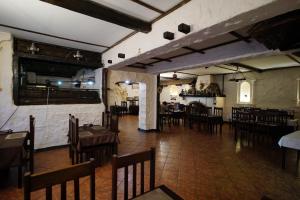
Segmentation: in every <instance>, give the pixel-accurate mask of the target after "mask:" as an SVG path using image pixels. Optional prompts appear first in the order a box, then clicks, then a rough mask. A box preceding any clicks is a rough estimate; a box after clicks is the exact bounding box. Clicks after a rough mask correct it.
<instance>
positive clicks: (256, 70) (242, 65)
mask: <svg viewBox="0 0 300 200" xmlns="http://www.w3.org/2000/svg"><path fill="white" fill-rule="evenodd" d="M225 65H228V64H225ZM229 66H236V67H241V68H244V69H248V70H250V71H254V72H258V73H261V72H263V70H262V69H259V68H256V67H253V66H250V65H246V64H242V63H230V64H229Z"/></svg>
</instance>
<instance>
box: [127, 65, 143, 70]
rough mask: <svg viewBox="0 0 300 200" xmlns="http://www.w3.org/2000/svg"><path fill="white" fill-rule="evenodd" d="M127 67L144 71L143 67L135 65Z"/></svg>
mask: <svg viewBox="0 0 300 200" xmlns="http://www.w3.org/2000/svg"><path fill="white" fill-rule="evenodd" d="M127 67H131V68H137V69H146V67H144V66H136V65H127Z"/></svg>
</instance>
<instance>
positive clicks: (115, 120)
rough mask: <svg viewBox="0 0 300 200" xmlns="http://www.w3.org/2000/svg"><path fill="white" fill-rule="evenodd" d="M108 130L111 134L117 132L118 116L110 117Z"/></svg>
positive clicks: (112, 115)
mask: <svg viewBox="0 0 300 200" xmlns="http://www.w3.org/2000/svg"><path fill="white" fill-rule="evenodd" d="M110 130H111V131H113V132H116V133H117V132H119V116H118V115H116V114H111V115H110Z"/></svg>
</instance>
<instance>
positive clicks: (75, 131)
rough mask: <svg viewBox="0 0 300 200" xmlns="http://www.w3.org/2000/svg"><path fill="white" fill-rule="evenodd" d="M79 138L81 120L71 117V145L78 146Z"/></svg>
mask: <svg viewBox="0 0 300 200" xmlns="http://www.w3.org/2000/svg"><path fill="white" fill-rule="evenodd" d="M78 139H79V120H78V118H75V117H74V116H72V117H71V145H73V146H76V145H77V143H78Z"/></svg>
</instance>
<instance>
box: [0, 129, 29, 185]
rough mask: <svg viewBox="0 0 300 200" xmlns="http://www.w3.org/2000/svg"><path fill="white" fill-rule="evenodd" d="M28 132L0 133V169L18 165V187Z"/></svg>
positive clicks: (21, 174)
mask: <svg viewBox="0 0 300 200" xmlns="http://www.w3.org/2000/svg"><path fill="white" fill-rule="evenodd" d="M27 136H28V132H27V131H22V132H13V133H0V158H1V162H0V170H5V169H9V168H10V167H18V187H19V188H20V187H22V176H23V173H22V168H23V165H24V156H25V155H26V151H25V145H26V141H27Z"/></svg>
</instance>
